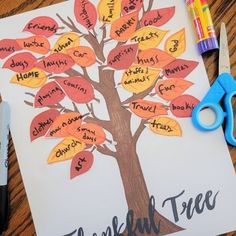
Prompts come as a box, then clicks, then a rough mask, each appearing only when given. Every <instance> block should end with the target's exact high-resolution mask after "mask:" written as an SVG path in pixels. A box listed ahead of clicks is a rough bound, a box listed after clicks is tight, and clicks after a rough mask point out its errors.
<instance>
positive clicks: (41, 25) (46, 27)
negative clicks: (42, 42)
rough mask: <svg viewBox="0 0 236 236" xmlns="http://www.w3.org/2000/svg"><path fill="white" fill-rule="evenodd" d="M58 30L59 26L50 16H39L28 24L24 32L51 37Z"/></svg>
mask: <svg viewBox="0 0 236 236" xmlns="http://www.w3.org/2000/svg"><path fill="white" fill-rule="evenodd" d="M57 30H58V24H57V22H56V21H55V20H54V19H52V18H51V17H48V16H39V17H36V18H34V19H32V20H31V21H30V22H29V23H27V25H26V26H25V28H24V30H23V31H27V32H30V33H32V34H34V35H41V36H45V37H50V36H52V35H54V34H55V33H56V32H57Z"/></svg>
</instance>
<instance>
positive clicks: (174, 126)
mask: <svg viewBox="0 0 236 236" xmlns="http://www.w3.org/2000/svg"><path fill="white" fill-rule="evenodd" d="M149 122H150V123H149V128H150V129H151V131H153V132H154V133H156V134H160V135H165V136H182V130H181V127H180V125H179V123H178V122H177V121H176V120H174V119H172V118H169V117H165V116H163V117H156V118H154V119H152V120H150V121H149Z"/></svg>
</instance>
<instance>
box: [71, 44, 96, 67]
mask: <svg viewBox="0 0 236 236" xmlns="http://www.w3.org/2000/svg"><path fill="white" fill-rule="evenodd" d="M67 53H68V54H69V56H71V58H72V59H73V60H74V62H75V63H76V64H78V65H79V66H82V67H88V66H91V65H93V64H95V63H96V55H95V53H94V51H93V49H91V48H90V47H86V46H79V47H75V48H71V49H68V50H67Z"/></svg>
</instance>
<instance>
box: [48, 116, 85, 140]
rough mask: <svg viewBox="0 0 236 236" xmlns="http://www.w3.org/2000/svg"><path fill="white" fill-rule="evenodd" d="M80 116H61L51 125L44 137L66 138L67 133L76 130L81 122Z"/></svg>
mask: <svg viewBox="0 0 236 236" xmlns="http://www.w3.org/2000/svg"><path fill="white" fill-rule="evenodd" d="M81 119H82V116H81V115H80V114H79V113H78V112H68V113H65V114H61V115H60V116H58V117H57V118H56V120H55V121H54V122H53V124H52V125H51V127H50V129H49V131H48V133H47V135H46V137H66V136H69V134H70V133H69V131H74V130H76V129H77V128H78V127H79V126H80V125H81V122H82V120H81Z"/></svg>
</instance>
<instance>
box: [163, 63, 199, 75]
mask: <svg viewBox="0 0 236 236" xmlns="http://www.w3.org/2000/svg"><path fill="white" fill-rule="evenodd" d="M198 64H199V63H198V62H197V61H188V60H183V59H176V60H174V61H173V62H171V63H170V64H168V65H166V66H164V68H163V74H164V76H166V77H167V78H185V77H186V76H188V75H189V74H190V73H191V72H192V71H193V70H194V69H195V68H196V67H197V65H198Z"/></svg>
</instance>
